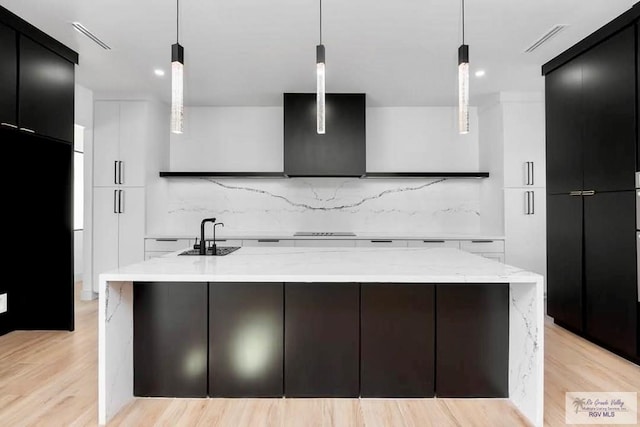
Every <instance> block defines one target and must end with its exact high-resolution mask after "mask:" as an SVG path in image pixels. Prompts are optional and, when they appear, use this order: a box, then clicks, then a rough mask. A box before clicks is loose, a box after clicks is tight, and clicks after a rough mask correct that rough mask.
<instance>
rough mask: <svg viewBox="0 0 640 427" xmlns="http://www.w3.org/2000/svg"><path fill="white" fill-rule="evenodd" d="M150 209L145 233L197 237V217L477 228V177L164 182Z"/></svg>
mask: <svg viewBox="0 0 640 427" xmlns="http://www.w3.org/2000/svg"><path fill="white" fill-rule="evenodd" d="M158 184H159V185H160V186H162V189H161V190H160V191H161V192H162V197H156V199H157V200H156V202H155V203H154V202H152V203H151V204H150V205H149V206H150V208H151V212H149V211H148V212H147V215H148V227H147V234H176V235H192V234H193V235H196V234H197V233H198V232H199V231H198V230H199V224H200V221H201V219H202V218H205V217H216V218H218V221H222V222H224V223H225V228H224V230H221V231H223V232H224V234H250V233H252V232H260V233H264V232H269V233H271V232H272V233H275V234H277V233H286V234H289V233H292V232H294V231H353V232H356V233H399V234H403V235H412V234H420V233H424V234H432V233H443V234H444V233H451V234H464V233H477V232H479V230H480V228H481V212H480V193H481V191H480V189H481V185H482V183H481V180H474V179H357V178H292V179H208V178H201V179H187V178H184V179H175V178H172V179H167V180H163V182H160V183H158Z"/></svg>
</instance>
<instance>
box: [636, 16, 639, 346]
mask: <svg viewBox="0 0 640 427" xmlns="http://www.w3.org/2000/svg"><path fill="white" fill-rule="evenodd" d="M636 58H637V61H638V63H637V66H636V67H637V68H636V70H637V72H636V88H637V90H638V95H639V96H640V22H639V23H636ZM639 103H640V101H639ZM636 123H637V125H638V131H637V132H636V138H637V139H636V156H637V162H636V171H640V105H636ZM638 323H640V319H639V320H638ZM638 354H639V355H640V348H638Z"/></svg>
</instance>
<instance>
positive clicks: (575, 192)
mask: <svg viewBox="0 0 640 427" xmlns="http://www.w3.org/2000/svg"><path fill="white" fill-rule="evenodd" d="M582 193H583V192H582V191H570V192H569V195H570V196H582Z"/></svg>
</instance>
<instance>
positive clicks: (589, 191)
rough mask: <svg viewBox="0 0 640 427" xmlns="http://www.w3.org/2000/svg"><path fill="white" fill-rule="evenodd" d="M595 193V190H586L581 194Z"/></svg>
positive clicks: (592, 194)
mask: <svg viewBox="0 0 640 427" xmlns="http://www.w3.org/2000/svg"><path fill="white" fill-rule="evenodd" d="M595 194H596V192H595V190H587V191H583V192H582V195H583V196H594V195H595Z"/></svg>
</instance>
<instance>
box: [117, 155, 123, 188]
mask: <svg viewBox="0 0 640 427" xmlns="http://www.w3.org/2000/svg"><path fill="white" fill-rule="evenodd" d="M123 166H124V162H123V161H122V160H120V161H119V162H118V184H122V175H124V174H123V173H122V167H123Z"/></svg>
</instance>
